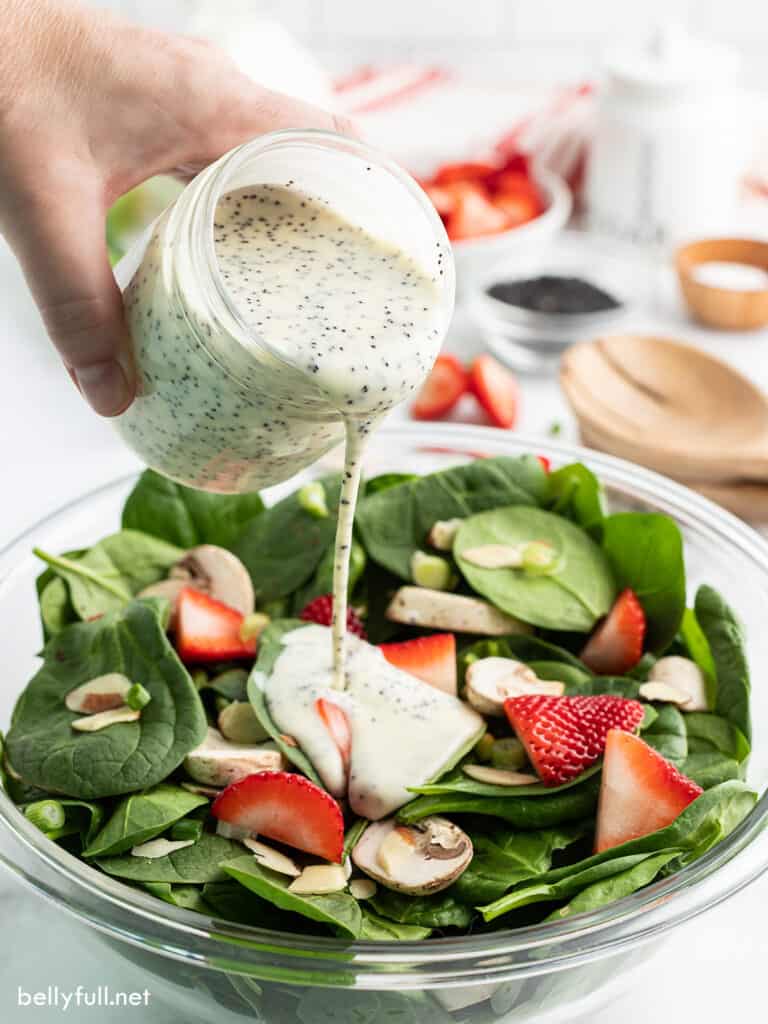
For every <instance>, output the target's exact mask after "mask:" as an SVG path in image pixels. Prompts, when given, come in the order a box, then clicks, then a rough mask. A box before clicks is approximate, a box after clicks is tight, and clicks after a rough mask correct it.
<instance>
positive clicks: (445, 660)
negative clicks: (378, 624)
mask: <svg viewBox="0 0 768 1024" xmlns="http://www.w3.org/2000/svg"><path fill="white" fill-rule="evenodd" d="M379 650H380V651H381V653H382V654H383V655H384V657H385V658H386V659H387V661H388V662H389V663H390V665H396V666H397V668H401V669H402V670H403V671H404V672H410V674H411V675H412V676H416V677H417V679H421V680H423V681H424V682H425V683H429V685H430V686H434V688H435V689H436V690H443V691H444V692H445V693H450V694H451V696H452V697H455V696H456V638H455V637H454V635H453V633H433V634H432V636H418V637H416V639H415V640H405V641H403V642H402V643H399V644H379Z"/></svg>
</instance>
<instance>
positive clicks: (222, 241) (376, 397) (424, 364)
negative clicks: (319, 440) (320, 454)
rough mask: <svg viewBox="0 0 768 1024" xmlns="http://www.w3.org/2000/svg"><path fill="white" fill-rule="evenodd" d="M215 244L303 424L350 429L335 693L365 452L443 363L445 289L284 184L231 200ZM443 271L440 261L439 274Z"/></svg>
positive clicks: (282, 422) (262, 407) (273, 416)
mask: <svg viewBox="0 0 768 1024" xmlns="http://www.w3.org/2000/svg"><path fill="white" fill-rule="evenodd" d="M214 245H215V251H216V257H217V260H218V263H219V268H220V272H221V276H222V279H223V282H224V284H225V285H226V287H227V290H228V291H229V292H230V294H231V296H232V298H233V300H234V301H235V303H236V304H237V306H238V308H239V310H240V312H241V314H242V315H243V317H244V319H245V320H246V322H247V323H248V325H249V326H250V327H251V328H252V329H253V332H254V334H255V335H257V336H259V337H261V338H262V339H263V340H264V341H265V342H266V343H267V344H268V345H269V346H270V347H271V348H272V349H273V350H274V351H275V352H277V353H279V354H280V356H281V357H283V358H284V359H285V360H286V361H287V362H289V363H290V364H292V365H293V366H294V367H298V368H299V369H300V370H302V372H303V374H304V375H305V377H306V379H307V385H308V392H309V394H308V396H307V403H306V404H307V406H309V404H310V402H309V399H310V398H311V399H312V400H313V408H312V410H309V411H308V410H305V409H302V413H303V415H305V416H315V417H317V420H318V424H321V423H323V422H324V423H328V422H329V421H331V422H332V421H334V420H335V421H336V422H338V421H339V420H341V421H342V422H343V424H344V427H345V434H346V452H345V464H344V476H343V479H342V487H341V496H340V503H339V514H338V527H337V533H336V547H335V554H334V574H333V607H334V614H333V662H334V675H333V687H334V689H337V690H343V689H345V687H346V681H345V676H344V665H345V653H346V622H347V604H348V595H347V587H348V580H349V558H350V548H351V542H352V531H353V526H354V512H355V503H356V501H357V494H358V490H359V486H360V475H361V469H362V460H363V454H364V450H365V444H366V441H367V439H368V436H369V435H370V433H371V432H372V431H373V430H374V429H375V427H376V425H377V424H378V422H379V421H380V420H381V419H382V417H383V416H384V415H385V414H386V413H387V412H388V411H389V410H390V409H392V408H393V407H394V406H396V405H399V404H400V402H402V401H403V400H404V399H405V398H407V397H408V395H410V394H412V393H413V392H414V391H415V390H416V389H417V388H418V387H419V386H420V384H421V383H422V381H423V380H424V378H425V377H426V376H427V374H428V373H429V370H430V368H431V366H432V363H433V362H434V359H435V357H436V356H437V353H438V350H439V347H440V343H441V341H442V330H441V327H442V314H441V312H440V309H439V307H440V303H439V289H438V282H437V280H436V279H435V278H434V277H433V276H431V275H430V274H428V273H427V272H426V271H425V270H423V269H422V268H421V267H420V266H419V265H418V264H417V263H416V262H415V261H414V260H413V259H411V257H410V256H408V255H407V254H406V253H404V252H401V251H400V250H398V249H396V248H394V247H393V246H391V245H389V244H387V243H385V242H382V241H380V240H378V239H376V238H373V237H372V236H371V235H369V234H367V233H366V232H365V231H364V230H363V229H362V228H360V227H358V226H355V225H353V224H350V223H347V222H346V221H344V220H343V219H342V218H341V217H340V216H339V215H338V214H337V213H336V212H335V211H334V210H333V209H331V208H330V206H329V205H328V204H327V203H324V202H323V201H322V200H319V199H317V198H314V197H311V196H309V195H307V194H305V193H302V192H299V191H296V190H294V189H291V188H288V187H281V186H276V185H260V186H252V187H249V188H246V189H240V190H239V191H236V192H230V193H228V194H227V195H225V196H224V197H222V199H221V200H220V202H219V205H218V208H217V211H216V219H215V224H214ZM436 245H437V246H438V249H440V243H439V242H436ZM441 252H442V250H441ZM441 262H442V255H441V254H440V255H438V260H437V264H438V268H439V269H438V274H439V275H442V274H443V273H444V271H443V268H442V266H441ZM257 371H258V372H259V373H260V374H262V378H261V379H262V381H263V375H264V373H265V370H264V368H263V367H261V366H259V365H258V364H256V367H255V370H254V372H257ZM266 372H269V371H268V370H267V371H266ZM278 384H279V382H278V381H275V388H274V391H275V394H276V397H275V399H274V400H264V399H261V400H260V401H259V403H257V404H258V410H259V418H260V420H261V422H258V423H257V424H255V426H257V427H258V429H259V431H260V432H266V433H267V435H268V434H269V433H270V432H272V431H284V430H287V429H288V428H289V420H288V416H289V413H287V412H286V404H287V402H288V401H289V400H290V396H288V398H286V397H285V396H284V395H283V394H281V393H279V388H278V387H277V385H278ZM299 397H300V398H303V397H304V396H299Z"/></svg>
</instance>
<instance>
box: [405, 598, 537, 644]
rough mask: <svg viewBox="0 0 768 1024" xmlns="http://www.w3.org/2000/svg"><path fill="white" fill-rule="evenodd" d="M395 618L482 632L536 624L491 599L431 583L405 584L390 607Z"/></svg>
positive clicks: (514, 630) (526, 629)
mask: <svg viewBox="0 0 768 1024" xmlns="http://www.w3.org/2000/svg"><path fill="white" fill-rule="evenodd" d="M386 617H387V618H388V619H390V620H391V621H392V622H402V623H403V624H404V625H407V626H423V627H426V628H429V629H444V630H446V631H449V632H456V633H476V634H480V635H481V636H509V634H510V633H530V632H532V627H531V626H529V625H528V624H527V623H525V622H520V621H519V620H518V619H513V618H512V616H511V615H505V614H504V612H500V611H499V610H498V608H494V606H493V605H492V604H489V603H488V602H487V601H481V600H480V599H479V598H477V597H467V596H465V595H464V594H451V593H448V592H446V591H442V590H429V589H428V588H427V587H401V588H400V589H399V590H398V591H397V593H396V594H395V596H394V597H393V598H392V600H391V602H390V604H389V607H388V608H387V611H386Z"/></svg>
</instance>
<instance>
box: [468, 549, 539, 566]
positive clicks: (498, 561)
mask: <svg viewBox="0 0 768 1024" xmlns="http://www.w3.org/2000/svg"><path fill="white" fill-rule="evenodd" d="M524 547H525V544H514V545H513V544H481V545H480V546H479V547H476V548H468V549H467V550H466V551H462V552H461V557H462V560H463V561H465V562H469V564H470V565H476V566H477V567H478V569H519V568H520V567H521V566H522V564H523V549H524Z"/></svg>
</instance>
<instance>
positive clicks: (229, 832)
mask: <svg viewBox="0 0 768 1024" xmlns="http://www.w3.org/2000/svg"><path fill="white" fill-rule="evenodd" d="M216 835H217V836H221V837H222V839H236V840H237V841H238V842H245V840H246V839H255V838H256V833H255V832H254V831H253V829H250V828H245V826H244V825H233V824H231V822H229V821H222V820H221V818H218V819H217V820H216Z"/></svg>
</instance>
